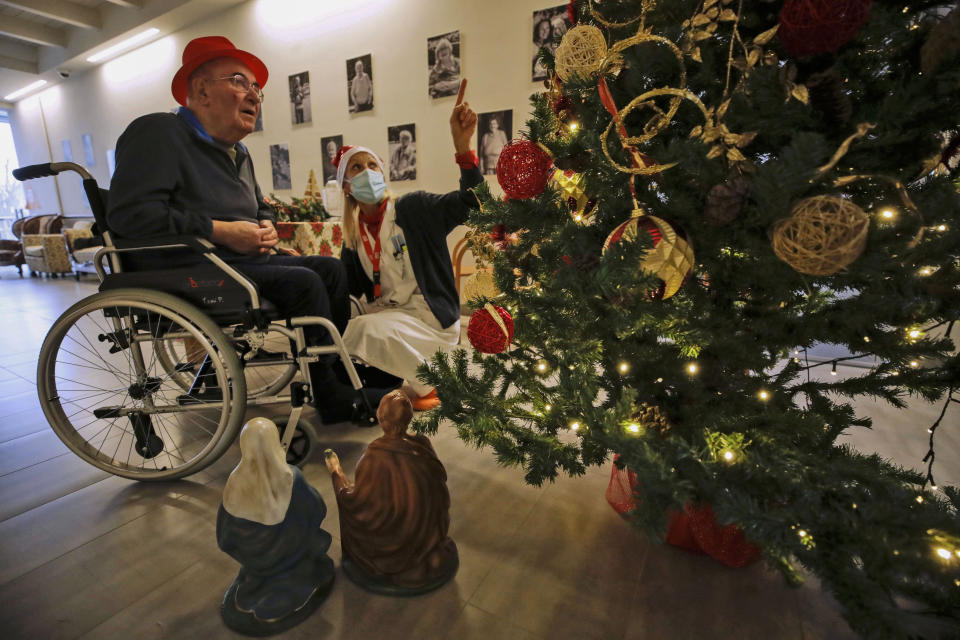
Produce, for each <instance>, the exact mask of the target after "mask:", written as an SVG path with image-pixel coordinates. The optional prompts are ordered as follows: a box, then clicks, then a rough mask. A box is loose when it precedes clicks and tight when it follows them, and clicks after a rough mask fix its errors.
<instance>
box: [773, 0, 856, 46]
mask: <svg viewBox="0 0 960 640" xmlns="http://www.w3.org/2000/svg"><path fill="white" fill-rule="evenodd" d="M871 4H872V0H787V1H786V2H784V3H783V8H782V9H781V10H780V29H779V30H778V31H777V36H778V37H779V38H780V42H781V43H783V48H784V49H786V50H787V52H788V53H790V54H791V55H794V56H797V57H804V56H812V55H816V54H818V53H834V52H836V51H837V49H839V48H840V47H841V46H843V45H844V44H845V43H846V42H848V41H849V40H850V38H852V37H853V36H854V35H856V33H857V31H859V30H860V27H862V26H863V23H864V22H866V21H867V15H868V14H869V12H870V5H871Z"/></svg>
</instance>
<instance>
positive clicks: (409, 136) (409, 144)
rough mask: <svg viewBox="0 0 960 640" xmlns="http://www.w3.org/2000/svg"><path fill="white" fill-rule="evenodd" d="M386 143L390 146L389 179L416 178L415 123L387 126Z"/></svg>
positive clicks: (395, 180)
mask: <svg viewBox="0 0 960 640" xmlns="http://www.w3.org/2000/svg"><path fill="white" fill-rule="evenodd" d="M387 143H388V146H389V148H390V180H391V181H394V182H397V181H400V180H416V179H417V125H415V124H413V123H411V124H401V125H397V126H396V127H387Z"/></svg>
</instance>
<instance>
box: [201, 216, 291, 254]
mask: <svg viewBox="0 0 960 640" xmlns="http://www.w3.org/2000/svg"><path fill="white" fill-rule="evenodd" d="M210 240H211V241H212V242H213V243H214V244H217V245H220V246H221V247H226V248H227V249H230V250H231V251H235V252H236V253H240V254H243V255H247V256H257V255H262V254H265V253H267V252H269V251H270V249H271V248H272V247H273V246H274V245H276V244H277V241H278V238H277V230H276V228H275V227H274V226H273V223H271V222H269V221H267V220H261V221H260V224H259V225H257V224H254V223H253V222H246V221H244V220H233V221H226V220H214V221H213V233H212V234H210Z"/></svg>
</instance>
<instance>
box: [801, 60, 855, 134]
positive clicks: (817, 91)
mask: <svg viewBox="0 0 960 640" xmlns="http://www.w3.org/2000/svg"><path fill="white" fill-rule="evenodd" d="M806 84H807V89H808V90H809V92H810V103H811V104H812V105H813V107H814V108H815V109H818V110H819V111H820V112H821V113H823V116H824V120H826V121H827V122H828V123H830V124H834V125H836V124H844V123H846V122H848V121H849V120H850V117H851V116H852V115H853V102H852V101H851V100H850V96H849V95H847V92H846V91H844V89H843V78H841V77H840V74H839V73H838V72H837V70H836V68H834V67H830V68H829V69H827V70H826V71H821V72H819V73H814V74H813V75H811V76H810V78H809V79H808V80H807V83H806Z"/></svg>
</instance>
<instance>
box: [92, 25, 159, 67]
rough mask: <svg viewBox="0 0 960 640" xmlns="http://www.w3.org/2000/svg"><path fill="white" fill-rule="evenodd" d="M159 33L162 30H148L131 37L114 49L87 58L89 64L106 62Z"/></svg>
mask: <svg viewBox="0 0 960 640" xmlns="http://www.w3.org/2000/svg"><path fill="white" fill-rule="evenodd" d="M158 33H160V29H155V28H150V29H147V30H146V31H141V32H140V33H138V34H137V35H135V36H131V37H129V38H127V39H126V40H121V41H120V42H118V43H117V44H115V45H113V46H112V47H107V48H106V49H104V50H103V51H101V52H100V53H95V54H93V55H92V56H90V57H89V58H87V62H101V61H103V60H106V59H107V58H110V57H112V56H115V55H116V54H118V53H120V52H121V51H126V50H127V49H131V48H133V47H135V46H136V45H138V44H140V43H141V42H144V41H145V40H149V39H150V38H152V37H153V36H155V35H157V34H158Z"/></svg>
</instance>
